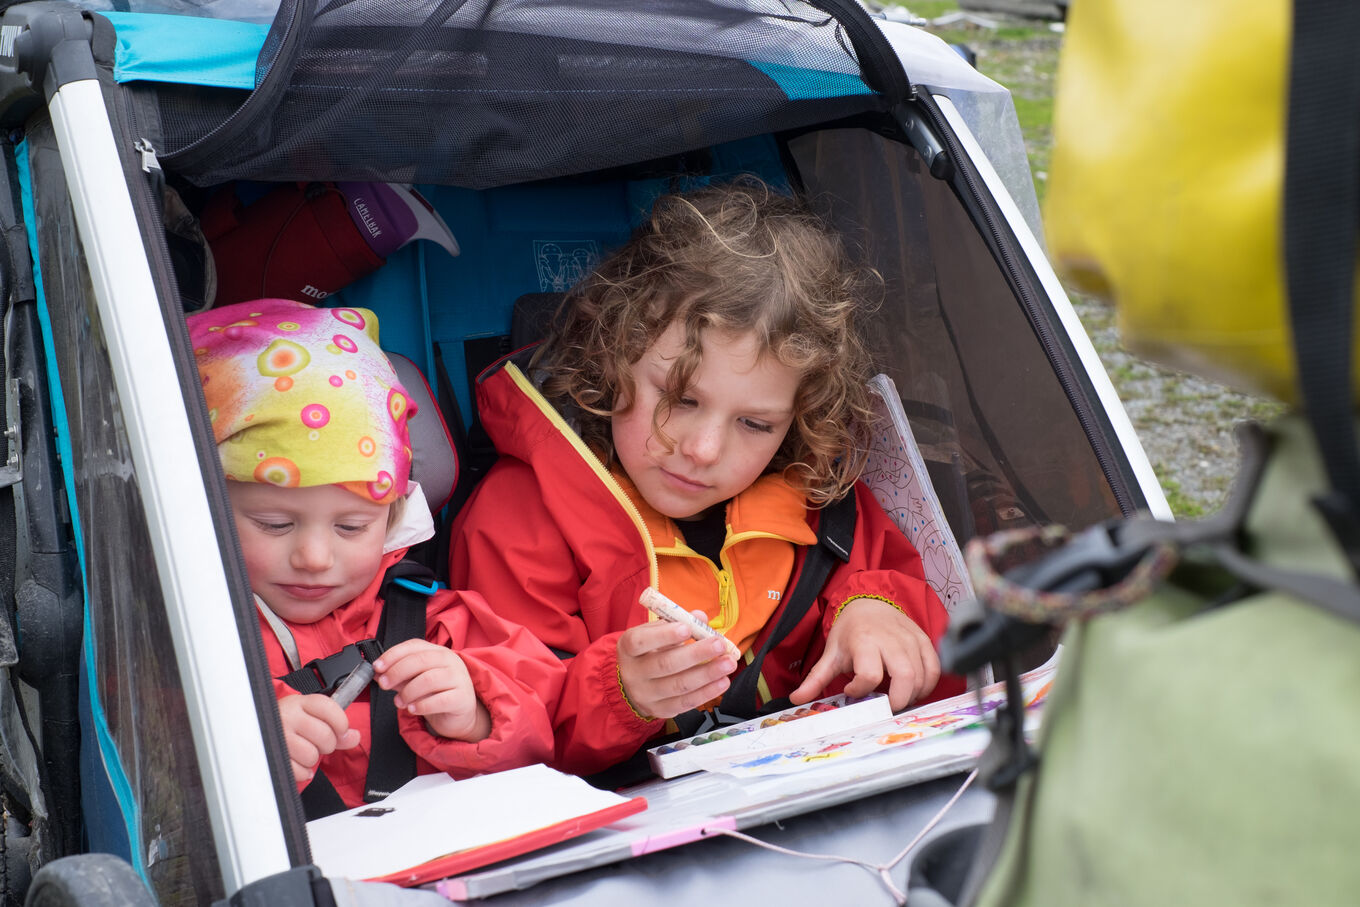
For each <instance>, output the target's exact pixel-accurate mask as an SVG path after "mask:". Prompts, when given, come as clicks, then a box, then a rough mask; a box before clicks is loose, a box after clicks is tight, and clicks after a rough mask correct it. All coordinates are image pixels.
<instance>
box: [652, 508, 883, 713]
mask: <svg viewBox="0 0 1360 907" xmlns="http://www.w3.org/2000/svg"><path fill="white" fill-rule="evenodd" d="M855 516H856V512H855V493H854V492H853V491H852V492H850V493H849V494H847V495H846V496H845V497H843V498H841V499H840V500H838V501H834V502H833V503H831V504H828V505H827V506H826V507H825V508H824V509H823V510H822V513H821V518H820V519H819V520H818V521H817V544H815V545H812V546H810V547H809V548H808V549H807V554H806V555H805V556H804V558H803V569H802V570H801V571H800V572H799V574H798V579H797V581H796V582H795V583H794V587H793V592H792V593H790V595H789V597H788V598H787V599H786V601H785V605H784V609H783V611H782V612H780V615H779V620H778V622H777V623H776V624H775V627H774V630H773V632H771V633H770V635H769V636H767V637H766V638H765V642H764V644H763V645H762V646H761V647H760V650H759V651H758V652H757V653H756V654H755V656H754V657H753V658H752V659H751V661H750V663H749V664H747V665H746V667H745V668H744V669H742V671H741V672H740V673H739V674H737V676H736V679H735V680H733V681H732V685H731V686H730V687H728V688H727V692H726V693H725V694H724V695H723V698H722V702H720V703H719V704H718V707H717V708H716V709H714V710H712V711H709V712H704V711H700V710H698V709H692V710H690V711H688V712H685V713H683V714H681V715H677V716H676V717H675V725H676V728H677V729H678V730H679V731H680V734H681V736H686V737H687V736H690V735H692V734H698V733H702V732H703V731H706V730H709V729H710V728H712V727H717V726H719V725H722V724H735V723H737V722H739V721H746V720H748V719H750V718H754V717H756V716H757V715H758V714H760V713H761V712H777V711H779V710H780V709H783V708H787V707H788V705H789V703H788V700H787V699H785V698H780V699H775V700H771V701H770V702H767V703H765V704H764V705H763V706H762V705H760V704H759V696H758V687H759V684H760V671H761V667H762V666H763V665H764V663H765V657H766V656H767V655H769V654H770V652H771V651H772V650H773V649H774V647H775V646H777V645H779V643H781V642H783V640H784V639H785V638H786V637H787V636H788V635H789V634H790V633H792V632H793V628H794V627H796V626H798V624H799V622H800V621H802V619H803V616H804V615H805V614H807V612H808V609H809V608H811V607H812V603H813V602H815V601H816V600H817V596H818V595H820V594H821V591H822V587H823V586H825V585H826V581H827V579H828V578H829V577H830V576H831V571H832V570H833V569H834V568H835V567H836V565H837V564H838V563H845V562H847V561H849V560H850V549H851V548H852V547H853V546H854V543H855Z"/></svg>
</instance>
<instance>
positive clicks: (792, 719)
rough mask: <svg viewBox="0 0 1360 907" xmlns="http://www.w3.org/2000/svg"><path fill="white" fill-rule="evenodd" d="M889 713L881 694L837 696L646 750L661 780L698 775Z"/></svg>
mask: <svg viewBox="0 0 1360 907" xmlns="http://www.w3.org/2000/svg"><path fill="white" fill-rule="evenodd" d="M891 717H892V707H891V706H889V705H888V697H887V696H886V695H885V694H883V693H871V694H870V695H868V696H861V697H859V698H857V699H852V698H850V697H848V696H846V695H845V694H844V693H841V694H839V695H836V696H828V697H826V698H825V699H818V700H816V701H814V702H809V703H807V704H806V705H800V706H793V707H791V708H787V709H784V710H783V711H782V712H774V713H772V714H770V715H764V716H761V717H760V718H752V719H751V720H750V721H743V722H742V723H740V724H731V725H728V726H727V727H721V728H715V729H713V730H711V731H706V732H704V733H702V734H697V735H695V736H693V737H688V738H686V739H684V740H676V741H673V742H671V743H666V744H662V745H661V746H654V747H652V748H651V749H649V750H647V761H648V762H650V763H651V766H652V771H654V772H656V773H657V774H658V775H660V776H661V777H662V778H674V777H676V776H677V775H684V774H688V773H689V772H697V771H699V770H700V769H702V768H703V767H704V764H705V763H706V762H709V761H710V760H712V759H715V758H717V759H726V758H728V757H731V756H734V755H737V754H739V753H747V752H757V751H759V750H762V749H766V748H768V747H783V746H791V745H794V744H798V743H802V742H804V741H811V740H816V739H818V738H820V737H823V736H825V735H827V734H837V733H841V732H843V731H847V730H851V729H853V728H857V727H861V726H863V725H866V724H873V723H875V722H878V721H886V720H887V719H889V718H891Z"/></svg>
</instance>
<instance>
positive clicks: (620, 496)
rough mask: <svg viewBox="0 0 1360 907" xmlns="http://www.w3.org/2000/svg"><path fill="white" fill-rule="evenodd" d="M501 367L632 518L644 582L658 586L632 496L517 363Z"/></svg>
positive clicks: (652, 550)
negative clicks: (642, 559) (644, 569)
mask: <svg viewBox="0 0 1360 907" xmlns="http://www.w3.org/2000/svg"><path fill="white" fill-rule="evenodd" d="M503 368H504V369H505V370H506V371H507V372H509V374H510V377H511V379H513V380H514V382H515V384H516V385H517V386H518V387H519V389H520V390H521V391H523V392H524V394H525V396H527V397H528V398H529V399H530V401H532V402H533V404H534V405H535V406H537V407H538V408H539V409H540V410H541V411H542V412H543V415H545V416H547V417H548V421H550V422H552V424H553V425H554V427H556V428H557V430H558V431H560V432H561V433H562V434H563V435H564V436H565V437H566V439H567V440H568V441H569V442H571V445H572V446H573V447H575V448H576V452H577V453H578V454H580V455H581V458H582V459H583V460H585V461H586V465H587V466H589V467H590V468H591V469H592V470H594V471H595V475H596V476H597V477H598V478H599V480H600V481H601V482H603V483H604V485H605V487H606V488H608V489H609V492H610V493H611V494H612V495H613V496H614V498H615V500H617V501H618V502H619V506H621V507H622V508H623V509H624V512H625V513H627V514H628V516H629V518H630V519H631V520H632V521H633V526H634V527H635V528H636V529H637V532H638V536H639V537H640V538H641V539H642V546H643V548H644V549H645V550H646V552H647V577H648V582H649V583H650V585H651V586H652V588H653V589H655V588H658V586H659V583H660V578H661V569H660V566H659V565H658V564H657V558H656V548H655V546H653V545H652V536H651V534H650V533H649V532H647V524H646V523H645V522H644V521H643V519H642V513H641V511H639V510H638V509H637V505H636V504H634V503H633V501H632V499H631V498H629V497H628V495H627V494H626V493H625V492H624V490H623V486H622V485H620V484H619V482H618V479H615V478H614V474H613V473H611V472H610V471H609V470H608V469H606V468H605V465H604V463H602V462H600V458H599V457H597V456H596V455H595V451H593V450H591V449H590V448H589V447H588V446H587V445H586V442H584V441H582V440H581V436H580V435H578V434H577V433H576V432H575V431H574V430H573V429H572V427H571V426H570V425H568V424H567V420H566V419H564V418H562V414H561V413H559V412H558V411H557V408H556V407H554V406H553V405H552V404H551V403H549V402H548V400H547V398H545V397H544V396H543V395H542V394H541V393H539V391H538V388H536V387H534V385H533V382H532V381H530V380H529V378H528V376H527V375H525V374H524V372H522V371H520V369H519V366H517V365H515V364H514V363H513V362H507V363H506V364H505V365H504V366H503Z"/></svg>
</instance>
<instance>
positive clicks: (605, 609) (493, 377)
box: [450, 363, 964, 774]
mask: <svg viewBox="0 0 1360 907" xmlns="http://www.w3.org/2000/svg"><path fill="white" fill-rule="evenodd" d="M477 393H478V406H479V411H480V414H481V418H482V424H483V425H484V426H485V428H486V430H487V433H488V434H489V435H490V437H491V440H492V441H494V442H495V445H496V449H497V451H498V453H499V454H500V458H499V459H498V460H497V462H496V464H495V466H494V467H493V468H492V469H491V470H490V471H489V472H488V474H487V476H486V477H485V478H484V479H483V480H482V482H481V483H480V484H479V485H478V487H477V489H476V491H475V492H474V494H473V496H472V498H471V499H469V501H468V503H467V504H466V505H465V506H464V507H463V509H462V511H461V513H460V514H459V518H458V520H457V522H456V523H455V524H454V531H453V541H452V544H451V551H450V581H451V583H452V584H453V585H454V586H456V587H458V588H469V589H476V590H478V591H479V592H481V593H482V594H484V595H485V596H486V597H487V599H488V600H489V601H490V602H491V605H492V607H494V608H495V609H496V612H497V613H498V614H501V615H503V616H505V617H507V618H509V619H511V620H514V621H516V622H518V623H521V624H523V625H525V626H526V627H528V628H529V629H531V630H532V631H533V632H535V633H536V634H538V637H539V638H540V639H541V640H543V641H544V642H545V643H547V644H548V645H549V646H550V647H552V648H553V649H554V650H555V651H557V652H558V653H559V654H561V655H563V656H564V657H565V658H566V659H567V661H566V664H567V680H566V685H565V686H564V688H563V691H562V698H561V700H560V701H559V702H558V706H557V711H556V717H555V725H556V728H555V730H556V738H557V741H556V756H555V760H554V764H555V765H556V766H557V767H558V768H560V769H562V770H563V771H569V772H576V773H580V774H589V773H592V772H595V771H599V770H601V769H604V768H607V767H609V766H611V765H614V764H616V763H618V762H620V761H622V760H623V759H626V758H628V757H629V756H630V755H632V754H633V753H634V752H636V751H637V750H638V749H639V748H640V747H641V746H642V745H643V744H644V743H645V742H646V741H647V740H648V739H650V738H651V737H653V736H656V735H657V734H659V733H661V732H662V730H663V729H664V727H665V722H664V721H662V720H654V721H644V720H643V719H642V718H641V717H639V716H638V715H637V714H636V713H635V712H634V711H633V709H632V708H631V707H630V706H629V704H628V702H627V701H626V700H625V699H624V698H623V695H622V691H621V689H620V686H619V681H618V674H617V670H618V654H617V648H616V646H617V642H618V637H619V634H620V633H622V632H623V631H624V630H626V629H628V628H629V627H632V626H635V625H637V624H641V623H644V622H646V621H647V620H648V613H647V611H646V610H645V609H644V608H643V607H642V606H641V605H640V604H638V596H639V595H640V594H641V593H642V590H643V589H644V588H645V587H646V586H647V585H648V584H653V585H657V584H658V579H662V580H664V577H665V576H666V575H667V574H666V571H665V570H662V569H660V568H659V566H658V563H657V562H658V556H657V546H656V545H655V544H654V543H653V541H652V539H651V538H650V537H649V536H648V534H647V533H646V531H645V530H644V519H643V517H642V515H641V514H639V513H638V512H637V508H636V507H634V506H632V505H631V502H630V501H629V500H628V497H627V495H626V493H625V492H624V491H623V488H622V486H621V485H620V484H619V483H618V481H616V480H615V479H614V478H613V476H611V475H610V474H609V472H608V471H607V470H606V469H605V468H604V466H603V465H602V464H601V463H600V461H599V459H598V458H597V457H596V456H595V455H594V454H593V453H592V452H591V451H590V450H589V449H588V448H587V447H586V446H585V444H584V442H582V441H581V439H580V437H579V436H578V435H576V433H575V432H574V431H572V430H571V428H570V427H569V426H568V425H567V423H566V422H565V421H564V420H563V418H562V416H561V415H560V414H559V413H558V412H557V411H556V410H555V409H554V408H553V407H552V406H551V404H549V403H548V402H547V401H546V400H545V399H544V398H543V397H542V395H540V394H539V393H538V391H537V390H536V389H534V388H533V387H532V385H531V384H530V382H529V380H528V379H527V378H526V377H525V376H524V374H523V373H522V372H521V371H520V370H519V368H518V367H517V366H515V365H514V364H513V363H506V364H504V365H502V366H501V367H499V368H497V369H495V370H493V371H489V372H487V373H484V374H483V376H482V377H481V379H479V386H478V388H477ZM856 494H857V496H858V499H857V502H856V503H857V509H858V515H857V517H856V526H855V542H854V548H853V551H852V553H851V559H850V561H849V563H847V564H838V566H837V568H836V569H835V570H834V571H833V572H832V574H831V577H830V578H829V580H828V581H827V583H826V585H825V587H824V588H823V590H822V593H821V595H820V596H819V597H818V600H817V601H816V602H815V603H814V604H813V606H812V607H811V608H809V609H808V612H807V613H806V614H805V615H804V616H803V619H802V620H801V621H800V622H799V624H798V625H797V626H796V627H795V628H794V629H793V631H792V632H791V633H789V635H788V636H787V637H786V638H785V639H784V640H783V641H782V642H780V643H778V644H777V645H776V646H775V647H774V648H773V649H772V650H771V652H770V654H769V656H768V657H767V658H766V659H765V662H764V665H763V668H762V674H763V678H762V680H761V683H760V686H759V689H760V694H761V698H762V701H767V700H768V699H775V698H779V697H784V696H787V695H788V694H789V693H791V692H792V691H793V690H794V689H795V688H796V687H797V686H798V684H799V683H800V682H801V679H802V677H803V676H804V674H805V673H806V671H807V670H808V669H810V668H811V667H812V665H814V664H815V663H816V661H817V658H818V657H819V656H820V655H821V652H822V650H823V647H824V646H825V643H826V636H827V633H828V632H829V631H830V629H831V623H832V621H833V620H834V617H835V614H836V610H837V608H838V607H839V606H840V605H842V604H844V603H845V602H847V601H849V600H850V599H853V598H857V597H859V596H869V597H874V598H885V599H888V600H890V601H892V602H894V603H895V604H896V605H897V606H898V607H900V608H901V609H902V610H903V611H904V612H905V613H906V614H907V615H908V616H909V617H911V619H912V620H914V621H915V622H916V623H917V624H918V625H919V626H920V627H921V628H922V629H923V630H924V631H925V632H926V633H927V635H929V637H930V638H931V640H932V641H936V642H938V640H939V638H940V637H941V636H942V635H943V634H944V631H945V629H946V627H947V625H948V615H947V613H946V611H945V609H944V606H943V605H942V604H941V603H940V600H939V598H938V597H937V596H936V595H935V593H934V591H933V590H932V589H931V588H930V586H929V585H927V583H926V581H925V579H924V573H923V571H922V567H921V558H920V555H918V554H917V552H916V550H915V549H914V548H912V546H911V544H910V542H908V541H907V539H906V537H905V536H904V535H903V534H902V532H901V531H900V530H899V529H898V528H897V526H896V525H895V524H893V522H892V521H891V520H890V519H889V518H888V516H887V515H886V514H885V513H884V512H883V510H882V508H881V507H880V506H879V505H878V503H877V502H876V501H875V500H874V498H873V496H872V494H871V493H870V492H869V491H868V489H867V488H866V487H864V486H863V485H862V484H861V485H858V486H856ZM730 513H731V511H729V514H730ZM755 518H757V519H758V516H757V517H755ZM803 520H804V521H805V524H806V526H807V527H809V532H808V534H807V536H806V537H808V538H813V537H815V535H814V534H813V533H812V532H811V530H815V526H816V521H817V511H816V510H810V509H807V508H806V507H804V508H803ZM734 528H736V527H734ZM786 535H787V534H786ZM735 544H736V545H741V544H744V542H741V541H737V542H735ZM671 550H674V549H671ZM805 552H806V548H805V547H804V546H803V545H798V546H796V557H795V558H794V563H793V567H792V570H793V573H792V576H791V577H789V578H788V581H787V585H786V586H785V587H784V595H787V593H788V591H789V590H791V589H792V588H793V585H794V583H795V582H796V581H797V576H798V572H799V571H800V570H801V567H802V562H803V557H804V554H805ZM662 553H663V555H667V552H666V551H665V550H664V549H663V552H662ZM692 556H693V555H692V553H691V557H692ZM718 582H719V579H718V578H717V576H716V571H715V578H714V588H715V597H716V588H717V584H718ZM736 585H738V586H740V583H739V582H738V583H737V584H736ZM658 588H660V589H661V591H662V592H666V587H665V586H664V585H659V586H658ZM680 604H682V605H684V606H685V607H686V608H691V607H698V605H695V604H691V603H690V602H686V601H681V602H680ZM783 606H784V603H783V601H782V600H781V603H780V604H779V606H777V607H776V609H775V611H774V614H773V615H771V617H770V619H769V620H768V621H767V623H766V626H765V628H764V629H763V630H762V631H761V632H760V633H759V634H758V635H757V636H756V638H755V640H754V643H753V644H752V648H753V649H755V650H758V649H759V648H760V646H761V645H762V644H763V643H764V641H765V637H766V636H767V635H768V634H769V632H771V631H772V630H773V627H774V625H775V624H776V623H777V622H778V615H779V612H780V609H782V607H783ZM705 610H708V611H710V613H711V612H712V610H713V609H712V608H705ZM749 657H750V653H749V652H748V658H749ZM741 669H742V668H741V667H739V670H741ZM734 676H735V675H734ZM848 679H849V678H848V677H846V678H841V679H839V680H838V681H836V682H835V683H834V684H833V685H832V686H831V687H830V688H828V689H827V690H825V691H823V695H831V694H833V693H835V692H838V691H839V690H840V688H841V687H842V686H843V685H844V683H845V682H846V681H847V680H848ZM963 689H964V680H963V678H961V677H955V676H945V677H942V678H941V680H940V683H939V685H938V686H937V687H936V688H935V690H934V691H933V692H932V693H931V694H930V696H929V697H927V699H938V698H941V697H943V696H949V695H955V694H957V693H960V692H962V691H963Z"/></svg>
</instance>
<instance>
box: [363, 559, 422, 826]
mask: <svg viewBox="0 0 1360 907" xmlns="http://www.w3.org/2000/svg"><path fill="white" fill-rule="evenodd" d="M436 588H437V587H436V586H435V584H434V574H433V572H432V571H431V570H430V568H428V567H426V566H425V565H424V564H421V563H418V562H416V561H412V560H402V561H398V562H397V563H395V564H393V565H392V566H391V567H390V568H389V569H388V571H387V576H386V577H384V578H383V584H382V588H381V590H380V591H379V593H378V594H379V595H380V596H381V597H382V600H383V616H382V621H381V622H380V623H379V624H378V641H379V642H381V643H382V645H383V649H390V648H392V647H393V646H395V645H396V644H397V643H399V642H401V641H403V640H406V639H424V638H425V605H426V602H428V601H429V598H430V596H431V595H432V594H433V593H434V592H435V589H436ZM370 686H371V689H370V691H369V719H368V723H369V731H370V734H371V735H372V745H373V749H372V751H371V752H370V753H369V756H368V780H367V782H366V783H365V786H364V800H365V801H367V802H370V803H371V802H373V801H374V800H381V799H382V798H383V797H386V796H387V795H388V794H390V793H392V791H394V790H396V789H397V788H399V787H401V786H402V785H403V784H405V783H406V782H407V781H410V780H411V779H412V778H414V777H415V776H416V754H415V753H413V752H411V748H410V747H409V746H407V745H406V741H405V740H404V739H402V736H401V733H400V732H399V730H398V727H397V707H396V705H395V704H394V703H393V700H394V699H395V698H396V695H397V694H396V692H394V691H392V690H383V689H380V688H379V687H378V685H377V684H371V685H370Z"/></svg>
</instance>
